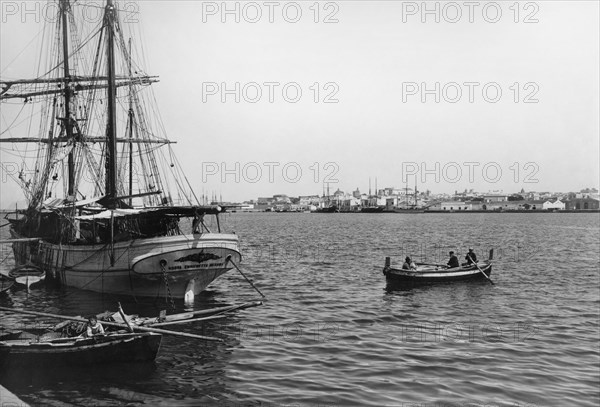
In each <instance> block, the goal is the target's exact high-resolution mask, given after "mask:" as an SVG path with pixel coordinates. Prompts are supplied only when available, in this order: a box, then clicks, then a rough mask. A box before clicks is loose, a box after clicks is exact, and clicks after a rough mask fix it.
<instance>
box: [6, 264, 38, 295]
mask: <svg viewBox="0 0 600 407" xmlns="http://www.w3.org/2000/svg"><path fill="white" fill-rule="evenodd" d="M8 276H9V277H10V278H12V279H14V280H15V282H16V283H17V284H23V285H25V286H27V288H28V289H29V286H30V285H32V284H35V283H39V282H40V281H44V279H45V278H46V272H45V271H44V270H43V269H41V268H40V267H37V266H34V265H33V264H24V265H22V266H18V267H15V268H14V269H12V270H11V271H9V272H8Z"/></svg>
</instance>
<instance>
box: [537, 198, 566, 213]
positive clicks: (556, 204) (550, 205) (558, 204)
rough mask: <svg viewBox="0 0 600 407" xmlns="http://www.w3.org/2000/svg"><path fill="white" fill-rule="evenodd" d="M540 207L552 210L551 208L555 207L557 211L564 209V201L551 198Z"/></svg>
mask: <svg viewBox="0 0 600 407" xmlns="http://www.w3.org/2000/svg"><path fill="white" fill-rule="evenodd" d="M542 209H543V210H552V209H556V210H559V211H564V210H565V203H564V202H562V201H561V200H560V199H557V200H555V201H552V200H547V201H545V202H544V203H543V204H542Z"/></svg>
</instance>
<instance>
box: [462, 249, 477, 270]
mask: <svg viewBox="0 0 600 407" xmlns="http://www.w3.org/2000/svg"><path fill="white" fill-rule="evenodd" d="M465 260H466V261H467V262H466V263H463V266H470V265H471V264H473V263H477V255H476V254H475V252H474V251H473V249H472V248H470V249H469V253H467V255H466V256H465Z"/></svg>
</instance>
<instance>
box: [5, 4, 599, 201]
mask: <svg viewBox="0 0 600 407" xmlns="http://www.w3.org/2000/svg"><path fill="white" fill-rule="evenodd" d="M33 3H35V2H29V6H28V7H30V8H29V10H30V11H27V10H24V9H23V8H24V6H23V4H24V3H23V2H14V1H5V0H2V1H0V5H1V10H2V16H1V17H2V19H1V25H0V45H1V48H0V76H1V77H2V79H15V78H23V77H29V76H31V74H32V73H33V72H34V71H33V68H32V65H33V62H32V61H34V59H32V58H33V57H32V56H30V55H29V51H30V50H33V51H34V50H35V47H34V46H33V45H31V44H35V37H36V34H37V33H38V32H39V24H36V21H35V20H36V19H38V18H37V17H39V16H42V19H43V18H44V17H43V15H44V13H46V12H47V11H48V10H49V9H48V8H47V7H48V6H47V5H45V4H44V3H39V4H40V6H39V7H38V9H36V7H35V6H33V5H31V4H33ZM88 4H90V5H98V6H100V5H101V2H100V1H99V0H97V1H95V2H94V1H92V2H89V3H88ZM469 4H470V5H469ZM119 8H120V9H121V13H120V17H121V20H122V25H123V26H124V27H125V30H128V31H133V32H134V33H136V36H137V35H141V36H142V37H143V38H141V41H142V42H143V44H144V50H145V64H144V66H145V70H146V72H147V73H148V74H151V75H159V76H160V82H159V83H156V84H154V85H153V87H154V93H155V95H156V98H157V101H158V105H159V108H160V114H161V116H162V120H163V123H164V125H165V128H166V130H167V134H168V136H169V138H170V139H172V140H175V141H177V144H176V145H175V146H174V150H175V152H176V154H177V156H178V158H179V161H180V162H181V164H182V165H183V168H184V170H185V171H186V174H187V176H188V179H189V180H190V182H191V184H192V185H193V187H194V189H195V191H196V193H197V194H198V195H200V194H203V193H204V194H206V195H209V196H210V195H212V194H214V195H217V196H222V198H223V200H227V201H243V200H249V199H256V198H257V197H263V196H272V195H274V194H287V195H290V196H298V195H316V194H322V192H323V189H324V183H325V182H328V183H329V187H330V189H331V192H333V191H335V190H336V189H338V188H340V189H341V190H343V191H346V192H350V191H353V190H355V189H356V188H360V190H361V192H368V189H369V180H371V186H372V189H373V190H374V189H375V179H377V186H378V187H379V188H384V187H392V186H393V187H396V188H403V187H404V186H405V185H406V184H408V186H409V187H413V186H414V184H415V183H417V186H418V189H419V190H421V191H424V190H430V191H432V192H446V193H453V192H454V191H456V190H458V191H463V190H465V189H475V190H476V191H480V192H487V191H504V192H506V193H512V192H518V191H520V190H521V189H524V190H526V191H564V192H566V191H574V190H579V189H582V188H586V187H596V188H598V185H599V183H600V180H599V177H600V175H599V174H600V168H599V162H600V157H599V155H600V137H599V134H600V132H599V111H600V106H599V93H600V92H599V83H598V82H599V71H600V66H599V50H600V44H599V38H600V32H599V3H598V2H596V1H536V2H513V1H510V2H503V1H501V2H473V3H468V2H467V3H465V2H436V1H429V2H426V3H424V2H405V1H360V0H355V1H335V2H326V1H323V2H315V1H307V2H304V1H299V2H277V1H274V2H235V1H229V2H226V3H223V2H220V1H219V2H202V1H193V0H191V1H160V0H148V1H140V2H128V1H122V2H120V3H119ZM31 10H34V11H33V12H32V11H31ZM90 10H92V9H91V8H90ZM35 13H38V15H37V16H36V15H35ZM90 15H91V14H90ZM90 18H91V17H90ZM236 19H237V20H238V21H236ZM436 20H437V21H436ZM137 40H138V39H137V38H136V41H137ZM28 44H30V45H29V46H28ZM23 49H25V50H26V51H24V52H23ZM32 55H33V53H32ZM236 99H237V100H236ZM9 122H10V119H9V117H8V116H6V117H5V116H4V115H3V116H2V120H1V121H0V125H1V126H2V127H1V128H0V133H2V130H3V129H5V128H6V127H7V125H8V124H7V123H9ZM0 157H1V158H2V160H3V161H7V160H10V159H11V158H10V157H11V156H10V155H6V154H5V153H4V152H3V153H2V154H1V155H0ZM0 186H1V188H2V190H1V196H0V206H2V207H6V206H7V205H10V204H12V203H13V202H14V201H15V197H16V196H18V194H20V191H19V189H18V188H16V187H15V186H14V185H12V184H11V183H10V182H9V180H7V179H6V176H5V174H3V177H2V183H1V184H0Z"/></svg>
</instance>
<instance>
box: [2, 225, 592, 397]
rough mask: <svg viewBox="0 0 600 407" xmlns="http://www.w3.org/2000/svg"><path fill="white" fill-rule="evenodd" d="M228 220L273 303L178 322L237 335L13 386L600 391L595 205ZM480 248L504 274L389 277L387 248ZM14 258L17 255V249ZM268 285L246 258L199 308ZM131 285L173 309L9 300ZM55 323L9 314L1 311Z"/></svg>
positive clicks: (411, 251)
mask: <svg viewBox="0 0 600 407" xmlns="http://www.w3.org/2000/svg"><path fill="white" fill-rule="evenodd" d="M225 224H226V227H227V228H228V230H233V231H235V232H236V233H238V234H239V235H240V237H241V239H242V241H243V248H244V262H243V269H244V270H245V272H246V274H247V275H249V276H251V277H252V279H253V280H254V282H255V284H256V285H257V286H258V287H259V289H260V290H261V291H262V292H263V293H264V294H265V295H266V297H267V301H265V304H264V305H263V306H261V307H256V308H251V309H247V310H244V311H238V312H236V313H234V314H233V315H231V316H229V317H227V318H225V319H221V320H216V321H212V322H210V323H206V324H204V325H181V326H180V328H179V329H181V330H184V331H186V332H196V333H200V334H204V335H213V336H217V337H219V338H222V339H224V343H213V342H210V343H203V342H199V341H195V340H191V339H184V338H177V337H164V339H163V345H162V347H161V351H160V353H159V357H158V358H157V360H156V362H155V363H150V364H130V365H125V366H123V365H117V366H95V367H89V368H85V369H82V370H74V371H66V370H65V371H63V370H58V369H55V370H53V371H51V372H47V371H37V372H9V373H8V374H7V372H3V373H4V374H3V377H4V378H3V379H2V380H3V381H2V384H4V385H5V386H6V387H8V388H9V389H10V390H12V391H13V392H15V393H16V394H18V395H19V396H20V397H21V398H22V399H23V400H25V401H26V402H28V403H31V404H32V405H50V406H64V405H94V406H96V405H133V406H134V405H141V404H147V405H163V406H173V405H187V406H197V405H217V406H220V405H222V406H230V405H256V406H259V405H260V406H264V405H302V406H304V405H306V406H310V405H320V406H323V405H340V406H347V405H367V406H383V405H393V406H415V405H418V406H433V405H456V406H458V405H461V406H470V405H486V406H566V405H570V406H598V405H599V404H600V392H599V390H598V389H599V387H598V386H599V384H600V349H599V341H600V328H599V318H600V257H599V256H600V254H599V253H600V216H599V215H598V214H469V215H464V214H448V215H446V214H422V215H402V214H286V213H280V214H278V213H255V214H244V213H235V214H231V215H228V217H227V218H226V222H225ZM0 233H1V236H2V237H6V234H7V230H6V228H2V229H0ZM4 246H6V245H4ZM469 246H472V247H474V248H475V251H476V253H477V254H478V256H479V257H480V258H484V257H487V251H488V249H491V248H494V249H495V258H496V262H495V265H494V270H493V272H492V279H493V280H494V282H495V285H491V284H489V283H488V282H487V281H481V282H473V283H455V284H451V285H437V286H429V287H422V288H417V289H412V290H407V291H399V290H392V289H386V283H385V279H384V276H383V275H382V267H383V263H384V258H385V257H386V256H391V257H392V259H393V261H395V262H396V263H398V262H400V263H401V261H402V259H403V258H404V256H405V255H411V256H413V258H414V259H416V260H417V261H419V260H422V261H430V262H437V261H444V262H445V261H446V260H445V258H446V256H445V255H446V253H447V251H448V250H450V249H453V250H455V251H458V252H460V253H461V254H462V256H463V257H464V255H465V249H466V248H468V247H469ZM7 256H8V257H7ZM0 261H3V263H2V264H1V265H0V267H2V269H3V270H7V269H9V268H10V265H11V261H12V258H11V257H10V251H9V249H8V248H7V247H3V248H2V257H1V258H0ZM257 298H259V297H258V295H257V294H256V292H255V291H254V290H253V289H252V288H251V287H250V286H249V285H248V284H247V283H246V282H245V281H244V279H243V278H242V277H241V276H240V275H239V274H237V273H236V272H235V270H232V271H231V272H230V273H228V274H227V275H226V276H224V277H222V278H221V279H219V280H218V281H217V282H215V283H213V285H212V286H211V287H210V289H209V291H207V292H205V293H203V294H202V295H201V296H199V297H197V298H196V301H195V303H194V306H193V308H195V309H203V308H207V307H212V306H218V305H224V304H230V303H237V302H242V301H249V300H254V299H257ZM117 300H120V301H121V302H122V304H123V307H124V308H125V310H126V311H127V312H128V313H139V314H142V315H146V316H154V315H156V314H157V313H158V311H159V310H160V309H164V308H167V307H168V305H167V304H165V301H164V300H160V299H158V300H157V299H147V300H144V301H139V302H136V301H134V300H132V299H131V298H115V297H111V296H108V295H101V294H98V293H92V292H86V291H80V290H75V289H70V288H54V287H51V286H47V287H43V286H42V288H39V289H32V290H31V292H30V293H29V294H28V293H26V292H25V291H24V290H13V291H12V292H10V293H9V294H8V295H4V296H1V297H0V305H1V306H9V307H19V308H21V307H22V308H26V309H32V310H39V311H47V312H54V313H63V314H69V315H86V314H89V313H92V312H100V311H103V310H106V309H110V310H116V301H117ZM176 307H177V311H182V310H184V309H187V308H186V306H185V305H184V304H183V303H182V302H179V301H177V302H176ZM50 322H53V321H50V320H47V321H43V320H42V321H40V320H39V319H36V318H34V317H31V318H29V317H24V316H14V315H8V314H5V313H0V324H1V325H2V327H19V326H21V327H22V326H23V324H26V325H28V326H31V325H33V326H35V325H40V324H44V323H50Z"/></svg>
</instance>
